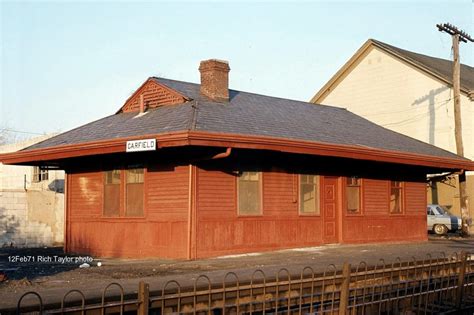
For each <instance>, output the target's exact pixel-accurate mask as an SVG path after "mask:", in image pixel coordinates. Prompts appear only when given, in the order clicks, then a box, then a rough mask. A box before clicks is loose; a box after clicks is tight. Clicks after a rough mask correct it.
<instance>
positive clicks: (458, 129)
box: [451, 34, 469, 235]
mask: <svg viewBox="0 0 474 315" xmlns="http://www.w3.org/2000/svg"><path fill="white" fill-rule="evenodd" d="M451 37H452V39H453V97H454V136H455V140H456V153H457V154H458V155H460V156H464V145H463V141H462V116H461V87H460V85H461V74H460V62H459V34H454V35H452V36H451ZM458 182H459V184H458V190H459V206H460V208H461V220H462V233H463V234H464V235H469V226H468V224H467V220H468V219H469V211H468V208H467V192H466V175H465V173H464V172H462V174H460V175H458Z"/></svg>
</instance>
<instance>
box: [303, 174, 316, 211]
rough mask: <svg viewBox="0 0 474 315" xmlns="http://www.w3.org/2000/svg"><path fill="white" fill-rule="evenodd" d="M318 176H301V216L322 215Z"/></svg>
mask: <svg viewBox="0 0 474 315" xmlns="http://www.w3.org/2000/svg"><path fill="white" fill-rule="evenodd" d="M318 179H319V176H317V175H300V183H299V192H300V194H299V195H300V198H299V209H300V214H320V209H319V189H318Z"/></svg>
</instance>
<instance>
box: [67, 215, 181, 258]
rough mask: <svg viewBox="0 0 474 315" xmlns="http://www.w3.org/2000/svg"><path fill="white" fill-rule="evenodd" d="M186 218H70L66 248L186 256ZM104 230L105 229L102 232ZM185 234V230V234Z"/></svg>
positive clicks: (99, 252)
mask: <svg viewBox="0 0 474 315" xmlns="http://www.w3.org/2000/svg"><path fill="white" fill-rule="evenodd" d="M186 227H187V223H186V222H181V223H179V222H177V223H169V222H164V223H159V222H133V223H131V222H128V221H120V220H115V221H90V222H80V221H79V222H71V224H70V229H71V235H72V236H71V240H70V247H69V250H70V251H72V252H76V253H87V254H91V255H95V256H100V257H134V258H136V257H162V258H183V259H184V258H186V237H183V236H182V235H183V234H173V233H172V231H179V230H185V229H186ZM103 231H107V233H103ZM184 235H185V234H184Z"/></svg>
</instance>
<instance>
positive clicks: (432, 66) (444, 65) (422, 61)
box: [371, 39, 474, 92]
mask: <svg viewBox="0 0 474 315" xmlns="http://www.w3.org/2000/svg"><path fill="white" fill-rule="evenodd" d="M371 41H372V42H374V43H375V44H376V45H379V46H382V47H383V48H385V49H387V50H389V51H392V52H394V53H395V54H397V55H399V56H401V57H404V58H407V59H409V60H410V61H412V62H414V63H415V64H418V65H421V66H422V67H426V68H428V69H429V70H430V71H432V72H434V73H436V74H438V75H439V76H441V77H442V78H444V79H445V80H446V81H448V82H451V84H452V81H453V62H452V61H451V60H446V59H441V58H436V57H431V56H427V55H422V54H418V53H414V52H411V51H408V50H404V49H401V48H398V47H395V46H392V45H389V44H386V43H383V42H381V41H378V40H375V39H371ZM460 68H461V87H462V88H464V89H465V90H468V91H470V92H471V91H474V68H473V67H471V66H468V65H465V64H461V66H460Z"/></svg>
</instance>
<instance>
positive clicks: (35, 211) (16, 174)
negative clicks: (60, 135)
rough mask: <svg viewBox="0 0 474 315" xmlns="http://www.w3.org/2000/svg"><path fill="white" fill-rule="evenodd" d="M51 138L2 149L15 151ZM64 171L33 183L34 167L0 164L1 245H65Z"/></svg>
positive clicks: (50, 174) (1, 150) (3, 150)
mask: <svg viewBox="0 0 474 315" xmlns="http://www.w3.org/2000/svg"><path fill="white" fill-rule="evenodd" d="M46 138H48V136H44V137H39V138H36V139H31V140H28V141H25V142H22V143H16V144H11V145H5V146H0V153H6V152H12V151H17V150H20V149H22V148H24V147H27V146H29V145H31V144H33V143H36V142H39V141H42V140H45V139H46ZM63 192H64V172H62V171H49V178H48V180H44V181H41V182H37V183H35V182H33V167H32V166H14V165H3V164H1V163H0V246H15V247H42V246H53V245H62V244H63V242H64V193H63Z"/></svg>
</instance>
